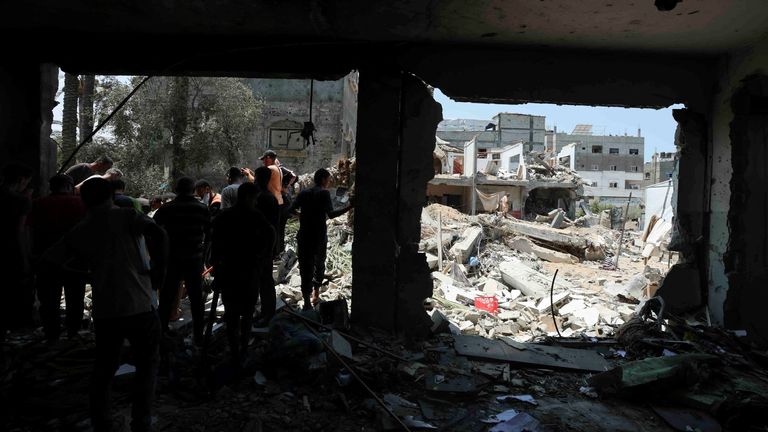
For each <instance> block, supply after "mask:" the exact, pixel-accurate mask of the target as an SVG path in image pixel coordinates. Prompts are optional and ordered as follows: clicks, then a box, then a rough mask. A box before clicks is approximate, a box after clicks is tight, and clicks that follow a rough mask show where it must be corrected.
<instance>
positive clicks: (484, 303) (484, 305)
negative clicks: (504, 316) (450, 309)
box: [475, 296, 499, 314]
mask: <svg viewBox="0 0 768 432" xmlns="http://www.w3.org/2000/svg"><path fill="white" fill-rule="evenodd" d="M475 307H476V308H477V309H480V310H484V311H488V312H490V313H492V314H495V313H496V312H498V311H499V299H497V298H496V296H478V297H475Z"/></svg>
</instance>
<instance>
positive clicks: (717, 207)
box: [707, 39, 768, 325]
mask: <svg viewBox="0 0 768 432" xmlns="http://www.w3.org/2000/svg"><path fill="white" fill-rule="evenodd" d="M765 71H768V39H763V40H761V41H760V42H759V43H757V44H755V45H753V46H751V47H748V48H746V49H744V50H743V51H740V52H736V53H732V54H731V55H729V56H726V57H724V58H722V59H721V61H720V64H719V65H718V68H717V72H718V76H719V80H718V83H717V92H716V93H715V94H714V96H713V99H712V104H711V115H710V122H711V134H710V136H711V158H710V159H711V167H710V172H711V173H712V174H711V178H710V179H709V183H710V185H711V190H710V215H709V232H708V234H709V235H708V237H709V240H708V241H709V244H708V248H707V250H708V258H707V263H708V268H709V275H708V288H709V289H708V305H709V310H710V315H711V317H712V321H713V323H714V324H718V325H724V324H728V322H727V321H728V319H727V317H726V311H725V307H724V306H725V304H726V301H727V299H728V297H729V295H730V294H729V291H730V290H732V289H737V287H733V286H731V284H730V282H729V278H728V272H729V271H731V269H729V266H728V263H727V262H726V260H725V259H724V256H727V254H728V248H729V241H730V240H731V227H730V226H729V223H730V222H729V215H728V212H729V210H730V209H731V202H732V196H731V183H732V180H733V176H734V171H733V151H734V148H733V146H732V137H731V123H732V122H733V120H734V111H733V108H732V106H731V103H732V97H733V95H734V93H735V92H736V91H737V90H738V88H739V87H740V86H741V85H742V81H743V80H744V78H746V77H747V76H750V75H754V74H759V73H764V72H765ZM763 223H765V222H764V221H763ZM736 313H738V311H736Z"/></svg>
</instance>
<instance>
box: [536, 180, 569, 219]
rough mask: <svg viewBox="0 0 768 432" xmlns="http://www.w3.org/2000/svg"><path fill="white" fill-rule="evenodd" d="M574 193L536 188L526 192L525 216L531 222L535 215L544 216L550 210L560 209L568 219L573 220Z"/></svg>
mask: <svg viewBox="0 0 768 432" xmlns="http://www.w3.org/2000/svg"><path fill="white" fill-rule="evenodd" d="M575 198H576V193H575V192H574V191H571V190H568V189H560V188H545V187H538V188H533V189H531V190H529V191H528V196H527V197H526V199H525V214H526V215H527V219H529V220H532V219H534V218H535V217H536V215H546V214H547V213H549V212H550V211H552V209H557V208H559V209H562V210H563V211H565V212H566V214H567V215H568V217H570V218H572V219H575V215H576V208H575V203H576V201H575Z"/></svg>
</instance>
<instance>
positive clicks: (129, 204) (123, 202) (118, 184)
mask: <svg viewBox="0 0 768 432" xmlns="http://www.w3.org/2000/svg"><path fill="white" fill-rule="evenodd" d="M110 183H111V184H112V193H113V198H112V199H113V200H114V202H115V205H116V206H118V207H123V208H132V209H134V210H136V211H137V212H139V213H142V210H141V204H139V202H138V201H137V200H135V199H134V198H133V197H130V196H128V195H126V194H125V181H123V179H121V178H118V179H114V180H111V181H110Z"/></svg>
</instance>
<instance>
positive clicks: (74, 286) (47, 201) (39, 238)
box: [27, 174, 85, 341]
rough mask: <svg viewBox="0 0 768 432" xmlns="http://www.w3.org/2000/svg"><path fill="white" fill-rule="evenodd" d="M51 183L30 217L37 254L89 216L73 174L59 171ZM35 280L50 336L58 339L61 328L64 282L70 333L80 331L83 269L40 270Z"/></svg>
mask: <svg viewBox="0 0 768 432" xmlns="http://www.w3.org/2000/svg"><path fill="white" fill-rule="evenodd" d="M48 184H49V186H50V190H51V194H50V195H48V196H47V197H44V198H39V199H37V200H35V202H34V203H32V210H31V211H30V212H29V217H28V218H27V225H28V226H29V228H30V230H31V234H32V256H33V257H40V256H42V254H43V252H45V251H46V250H48V248H49V247H51V246H53V245H54V244H55V243H56V242H57V241H59V239H61V238H62V237H63V236H64V234H66V233H67V232H69V230H71V229H72V228H73V227H74V226H75V225H77V224H78V222H80V221H81V220H82V219H83V218H84V217H85V204H83V200H81V199H80V197H79V196H76V195H74V191H75V183H74V181H73V180H72V177H70V176H68V175H66V174H58V175H55V176H53V177H52V178H51V179H50V180H49V182H48ZM78 267H79V266H78ZM35 282H36V284H35V285H36V288H37V298H38V299H39V300H40V319H41V320H42V321H43V330H44V332H45V337H46V339H48V340H49V341H54V340H56V339H58V338H59V334H60V332H61V323H60V322H59V321H60V320H59V305H60V303H61V287H62V286H64V298H65V299H66V303H67V319H66V328H67V333H68V334H69V336H70V337H72V336H74V335H76V334H77V332H78V331H79V330H80V327H81V326H82V321H83V300H84V297H85V278H84V277H83V275H82V272H71V271H66V270H65V271H61V272H54V271H40V272H38V274H37V279H36V281H35Z"/></svg>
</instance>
